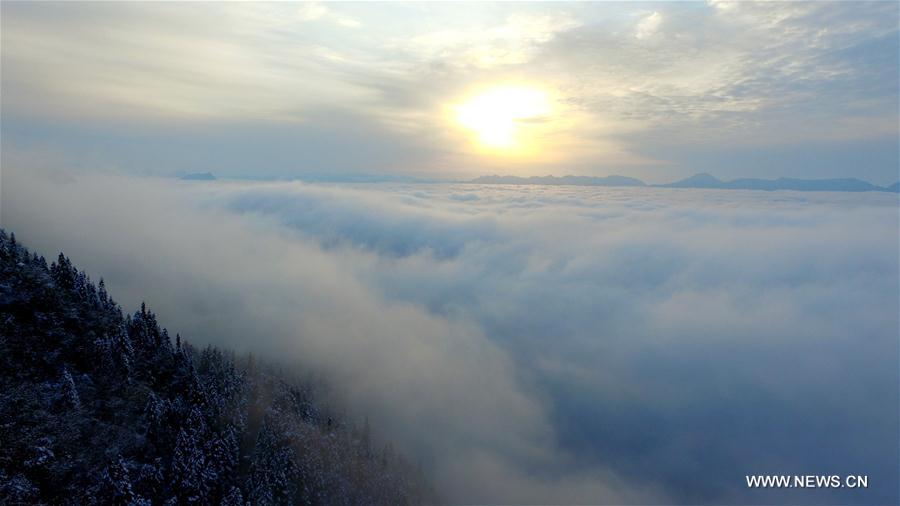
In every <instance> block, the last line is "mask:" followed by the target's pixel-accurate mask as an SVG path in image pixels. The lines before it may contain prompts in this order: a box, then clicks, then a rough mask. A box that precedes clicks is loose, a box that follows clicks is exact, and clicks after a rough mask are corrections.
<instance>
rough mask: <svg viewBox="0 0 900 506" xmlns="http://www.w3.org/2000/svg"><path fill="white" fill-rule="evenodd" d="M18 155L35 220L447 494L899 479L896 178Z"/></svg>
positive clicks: (775, 495)
mask: <svg viewBox="0 0 900 506" xmlns="http://www.w3.org/2000/svg"><path fill="white" fill-rule="evenodd" d="M4 177H5V180H4V189H5V190H6V189H7V188H9V187H10V186H9V185H12V186H13V187H15V188H16V190H17V191H15V192H9V193H5V194H4V196H3V197H4V198H3V209H2V213H3V218H4V226H7V227H10V228H11V229H12V230H15V231H16V232H17V234H20V235H21V236H22V239H23V240H24V241H26V242H28V243H30V244H33V245H34V246H35V247H37V248H39V249H40V250H42V251H44V252H45V253H46V252H48V251H49V252H52V251H55V250H57V249H64V250H65V251H66V252H67V253H69V254H70V255H71V256H72V258H73V260H74V261H76V262H77V263H78V264H80V265H83V266H85V267H86V268H87V269H88V272H89V273H91V274H92V275H93V276H95V277H96V276H99V275H104V276H105V277H106V280H107V284H108V286H110V288H111V290H112V291H113V293H114V294H117V295H118V299H119V300H120V301H122V302H123V303H124V304H125V305H126V306H127V307H135V306H136V305H137V304H139V302H140V300H142V299H143V298H146V299H147V300H148V302H149V303H150V304H151V307H154V308H155V309H156V310H157V311H158V312H159V313H160V316H161V318H162V320H163V321H166V322H168V324H169V325H170V326H171V327H172V328H171V329H170V330H172V331H179V332H181V333H182V334H184V335H187V336H189V337H191V338H193V339H194V340H196V341H199V342H201V343H205V342H209V343H213V344H220V345H226V346H231V347H236V348H238V349H242V350H252V351H254V352H256V353H261V354H264V355H268V356H274V357H277V358H279V359H281V360H287V361H290V362H292V363H297V364H302V365H303V366H304V367H307V368H310V369H311V370H313V371H315V372H317V373H319V374H322V375H323V376H325V377H326V378H328V379H329V381H330V382H331V384H333V385H334V392H333V402H336V403H339V404H340V405H342V406H349V407H350V408H348V409H353V410H358V411H356V414H358V415H359V416H362V414H368V415H369V416H370V417H371V418H372V420H373V425H374V426H376V427H379V428H380V431H381V435H382V436H383V437H385V438H387V439H389V440H392V441H395V442H397V443H398V444H399V445H400V446H401V447H402V448H403V449H404V451H406V452H408V453H409V454H410V455H412V456H413V457H414V458H415V459H417V460H418V461H420V462H421V463H422V464H423V466H424V468H425V469H426V470H428V471H429V474H430V475H431V476H433V477H434V480H435V482H436V486H437V488H438V490H439V491H440V492H441V493H442V494H443V495H444V496H445V497H446V498H447V499H448V500H450V501H451V502H464V503H472V502H478V503H498V502H502V503H509V502H515V503H532V502H533V503H586V502H587V503H619V504H648V503H673V502H677V503H701V502H702V503H718V504H746V503H771V502H781V501H789V502H797V503H807V504H821V503H840V504H845V503H858V504H882V503H890V502H896V499H897V497H896V491H897V486H896V485H897V482H896V480H897V477H896V473H892V472H890V471H891V470H892V469H894V468H895V465H896V460H897V448H896V447H895V445H885V444H884V441H893V440H895V439H896V437H897V427H898V419H897V416H898V415H897V413H898V410H897V408H898V406H897V399H898V396H897V391H896V385H897V380H898V371H897V366H896V360H895V358H896V355H897V353H898V349H897V344H898V343H897V339H896V338H897V334H896V331H897V327H898V324H900V322H898V317H897V312H896V307H897V305H898V303H900V294H898V286H897V282H896V280H897V279H898V275H900V272H898V260H897V259H898V258H900V255H898V253H900V252H898V241H897V230H898V218H897V214H896V197H895V196H892V195H890V194H883V193H864V194H831V193H816V194H802V195H801V194H794V193H760V192H737V191H730V192H717V191H695V190H668V189H646V188H644V189H607V188H574V187H558V188H549V187H504V186H475V185H446V184H442V185H396V184H395V185H379V186H358V187H352V186H347V185H338V186H322V185H309V184H300V183H228V182H226V183H213V184H210V185H194V184H185V183H181V182H172V181H154V180H146V179H135V178H132V177H125V176H110V175H105V176H104V175H96V174H95V175H70V177H66V178H62V177H58V176H56V177H53V178H48V177H45V175H44V171H41V170H37V169H32V170H30V171H13V172H8V173H5V174H4ZM126 203H127V205H126ZM110 207H112V208H115V209H117V210H120V212H116V213H109V212H108V211H107V210H108V209H109V208H110ZM83 223H91V224H92V226H90V227H83V226H80V225H79V224H83ZM136 223H140V226H139V227H138V226H136ZM150 252H152V254H150ZM248 336H253V339H248ZM758 473H778V474H804V475H805V474H810V473H812V474H841V475H845V474H865V475H868V476H869V477H870V482H869V483H870V488H869V489H866V490H854V491H846V490H838V491H835V490H801V491H790V490H750V489H747V488H746V485H745V484H744V482H743V476H744V475H745V474H758ZM698 477H701V478H698ZM801 492H802V493H801Z"/></svg>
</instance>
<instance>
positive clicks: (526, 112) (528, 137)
mask: <svg viewBox="0 0 900 506" xmlns="http://www.w3.org/2000/svg"><path fill="white" fill-rule="evenodd" d="M454 112H455V115H456V121H457V122H458V123H459V124H460V125H461V126H463V127H465V128H467V129H469V130H471V131H472V132H473V133H474V134H475V136H476V138H477V141H478V144H479V145H480V146H481V147H482V148H485V149H487V150H490V151H496V152H502V153H506V154H525V153H528V152H532V151H534V150H535V149H536V145H535V142H536V140H537V139H536V136H535V131H536V130H537V126H538V125H540V124H541V123H543V122H544V121H545V120H546V119H548V116H549V114H550V113H551V105H550V99H549V97H548V95H547V93H546V92H545V91H543V90H541V89H538V88H533V87H528V86H502V87H496V88H491V89H488V90H486V91H482V92H480V93H477V94H475V95H474V96H472V97H471V98H469V99H467V100H465V101H464V102H463V103H461V104H459V105H457V106H455V108H454Z"/></svg>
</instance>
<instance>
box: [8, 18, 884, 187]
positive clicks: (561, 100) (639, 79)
mask: <svg viewBox="0 0 900 506" xmlns="http://www.w3.org/2000/svg"><path fill="white" fill-rule="evenodd" d="M898 9H900V8H898V6H897V5H896V4H895V3H888V2H875V3H859V2H856V3H852V4H848V3H803V4H798V3H777V2H776V3H772V2H767V3H766V4H765V5H760V4H753V3H746V2H741V3H730V2H710V3H706V4H703V3H691V4H679V3H662V4H640V5H636V4H620V3H586V4H557V3H552V4H540V3H530V4H512V3H502V4H489V3H485V4H479V5H477V6H472V7H471V8H465V9H462V8H460V7H459V6H455V5H444V4H387V5H372V4H327V5H326V4H216V5H208V4H153V3H149V4H91V5H88V4H73V5H64V6H52V8H51V6H49V5H45V4H26V3H17V4H10V5H8V6H7V7H6V8H5V9H4V16H3V20H2V24H3V30H2V37H3V44H2V55H3V65H4V73H3V76H2V86H3V106H4V124H3V133H4V136H3V137H4V146H5V147H6V148H7V149H10V148H17V149H24V148H26V147H34V146H31V144H35V143H37V144H40V146H39V147H40V148H41V149H65V150H66V153H67V155H68V158H70V159H73V160H78V159H90V158H92V157H93V158H97V157H98V156H99V157H105V159H104V160H103V164H105V165H111V166H117V167H119V168H121V169H123V170H126V171H132V172H135V171H137V172H144V173H155V174H171V173H173V172H177V171H178V170H182V167H177V168H173V167H172V166H171V165H170V164H155V163H154V158H155V156H157V152H158V150H156V149H155V148H149V147H148V148H142V144H143V143H142V142H141V139H142V138H145V137H147V138H151V139H152V138H153V137H154V136H158V135H160V134H161V133H171V132H177V134H178V136H179V138H180V139H181V141H180V142H181V143H182V144H185V145H192V144H195V143H196V144H203V143H205V142H211V143H217V144H218V145H220V146H221V148H220V150H218V151H211V150H206V151H207V154H206V155H205V158H203V159H202V165H204V166H206V167H207V168H210V169H215V168H217V166H218V165H219V164H226V165H227V163H226V161H228V160H241V164H240V166H236V167H234V168H231V167H228V168H224V169H222V170H221V171H219V172H220V173H222V174H224V175H230V176H240V177H272V176H276V175H277V176H283V175H285V174H289V175H292V176H303V175H305V174H308V173H309V171H311V170H317V171H320V172H322V171H324V172H331V173H342V172H343V173H346V172H353V171H360V168H359V167H347V166H346V165H345V164H344V163H343V162H342V160H341V157H340V150H339V149H336V148H333V147H331V146H330V145H329V146H325V147H322V148H319V149H313V150H311V151H312V152H309V151H301V150H298V149H297V147H296V146H297V143H298V142H299V143H300V144H302V143H303V138H304V136H305V135H306V134H305V133H304V132H312V133H310V134H309V135H310V136H313V137H314V136H315V135H316V134H321V135H329V136H332V137H333V138H334V139H335V142H334V143H333V144H335V145H340V144H342V143H344V144H352V143H353V142H354V139H353V138H352V137H346V136H343V135H342V134H341V133H340V130H341V129H340V128H337V129H335V128H333V127H334V126H335V123H334V122H332V121H327V120H323V115H322V114H321V111H323V110H329V111H336V112H337V114H336V115H335V117H337V118H343V122H342V123H340V125H344V126H346V127H348V128H349V129H351V130H352V129H353V126H354V125H355V124H358V123H362V124H366V125H371V129H370V131H369V133H370V134H371V135H373V136H377V137H383V138H384V139H383V140H384V142H382V144H383V145H385V146H386V149H387V150H389V151H394V152H397V153H400V155H399V156H398V157H399V158H402V160H401V161H399V162H397V163H390V164H385V165H384V166H376V167H373V168H371V169H369V170H368V172H371V173H384V172H391V173H403V174H412V175H419V176H422V175H425V176H440V177H450V178H453V177H457V176H459V175H478V174H482V173H484V172H488V171H501V170H502V171H506V172H518V173H522V174H546V173H548V172H571V173H583V174H598V175H604V174H609V173H614V172H624V173H627V175H634V176H636V177H640V178H643V179H645V180H649V181H652V182H665V181H668V180H672V179H675V178H677V177H680V176H685V175H689V174H691V173H694V172H698V171H703V170H707V171H710V172H713V173H715V174H716V175H719V176H720V177H726V178H727V177H741V176H743V177H752V176H766V177H772V176H782V175H783V176H795V177H849V176H858V177H864V178H867V179H871V180H872V181H873V182H875V183H877V184H890V183H893V182H894V181H895V180H896V170H895V169H896V166H897V162H898V159H897V151H898V150H897V145H896V142H897V141H896V139H897V137H898V135H897V134H898V131H897V123H898V122H897V109H898V104H897V97H898V79H897V61H898V56H897V45H896V38H897V19H898V17H900V13H898ZM510 82H523V83H528V84H529V85H536V86H540V87H542V88H546V89H547V90H549V91H550V92H552V96H553V97H554V110H555V114H553V115H551V117H548V118H547V119H546V120H545V122H546V124H547V128H548V129H549V130H550V131H552V132H554V135H553V136H551V137H548V138H547V139H543V142H542V144H544V145H545V151H546V153H545V155H547V156H543V157H541V158H540V159H539V160H538V159H536V160H514V161H511V160H503V161H502V163H499V162H498V160H496V159H494V158H492V157H490V156H479V155H478V154H477V153H473V152H472V150H471V142H469V139H468V138H467V137H466V135H465V132H464V131H463V129H461V128H460V127H459V125H456V124H454V123H453V122H452V120H451V119H448V117H447V115H446V114H445V113H444V111H445V110H446V108H447V106H448V105H451V104H454V103H458V102H459V101H460V100H461V99H464V98H465V97H466V95H467V94H468V93H471V92H472V90H473V89H475V90H477V89H483V88H485V87H489V86H492V85H498V84H504V83H510ZM247 124H253V125H260V126H261V128H263V129H266V128H284V129H286V130H289V131H296V130H302V131H301V132H299V133H298V134H297V137H296V138H293V139H283V140H281V141H280V142H278V143H272V144H270V145H268V146H267V150H266V151H265V152H263V153H259V152H255V153H253V146H254V144H253V142H252V140H248V141H242V142H238V143H234V142H232V141H231V140H227V141H226V139H225V138H224V137H218V138H217V137H216V135H218V131H219V130H233V129H235V128H239V127H240V126H241V125H247ZM63 126H69V127H70V128H69V129H68V130H66V129H63V128H62V127H63ZM50 127H57V128H61V130H63V131H60V132H58V135H57V136H56V137H54V138H53V139H49V140H48V139H42V138H34V137H33V136H30V135H29V132H31V131H32V130H33V129H40V128H50ZM85 128H88V129H89V130H91V131H94V132H96V138H95V139H93V140H91V142H88V143H87V145H83V144H84V143H82V142H72V139H73V138H74V137H77V136H78V135H79V133H80V132H81V131H82V130H83V129H85ZM123 132H124V133H127V134H128V135H130V136H132V137H134V138H135V139H136V141H135V143H134V147H133V149H132V150H130V153H132V154H131V155H130V156H129V157H128V158H124V157H123V156H122V155H121V154H118V153H116V152H111V153H109V154H105V153H104V151H103V150H102V149H97V148H95V147H94V143H100V142H101V140H100V139H102V138H103V137H104V136H105V135H120V134H122V133H123ZM67 141H69V142H67ZM151 144H152V143H151ZM410 145H413V146H414V147H415V149H412V150H409V151H408V152H407V151H406V147H408V146H410ZM817 145H829V146H832V147H833V149H835V150H839V151H840V154H839V158H841V159H843V160H847V162H846V163H843V164H842V165H841V166H832V165H829V164H828V161H829V160H831V159H832V158H833V157H832V156H831V155H823V154H821V153H820V152H819V151H818V150H817V149H815V147H816V146H817ZM365 149H368V148H365V147H363V148H362V149H360V152H362V153H366V151H365ZM747 151H754V152H759V153H762V154H763V158H764V159H765V163H762V162H758V161H753V162H752V163H751V162H745V161H742V160H741V155H742V154H743V153H746V152H747ZM785 152H791V153H799V154H800V155H801V156H799V159H800V160H801V161H802V163H797V159H798V157H797V156H785V155H784V153H785ZM251 154H255V156H256V159H257V160H260V161H261V162H262V163H258V164H254V163H252V162H251V161H250V160H252V159H253V156H251ZM270 154H271V156H272V157H273V159H274V160H272V161H269V160H266V159H265V157H266V156H268V155H270ZM366 154H367V155H369V156H368V158H370V159H373V160H377V159H379V157H378V156H377V153H375V152H369V153H366ZM307 155H309V156H312V157H313V158H315V159H317V160H321V161H320V162H318V164H317V165H318V167H316V168H315V169H311V168H310V167H309V164H305V163H303V161H304V159H305V157H306V156H307ZM549 155H553V156H549ZM331 157H334V159H331ZM283 159H293V160H296V162H294V163H289V162H280V161H277V160H283ZM363 170H364V169H363Z"/></svg>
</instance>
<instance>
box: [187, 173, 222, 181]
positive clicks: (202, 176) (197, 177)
mask: <svg viewBox="0 0 900 506" xmlns="http://www.w3.org/2000/svg"><path fill="white" fill-rule="evenodd" d="M180 179H181V180H183V181H215V180H216V176H214V175H213V173H212V172H193V173H191V174H185V175H183V176H181V178H180Z"/></svg>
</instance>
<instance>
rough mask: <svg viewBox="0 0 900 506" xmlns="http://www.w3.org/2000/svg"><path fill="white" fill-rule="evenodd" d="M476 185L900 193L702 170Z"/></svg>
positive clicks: (487, 180) (864, 185)
mask: <svg viewBox="0 0 900 506" xmlns="http://www.w3.org/2000/svg"><path fill="white" fill-rule="evenodd" d="M466 182H467V183H477V184H520V185H575V186H650V187H657V188H705V189H716V190H763V191H775V190H793V191H837V192H865V191H882V192H892V193H900V182H897V183H894V184H892V185H890V186H877V185H874V184H872V183H869V182H868V181H863V180H861V179H856V178H832V179H797V178H789V177H780V178H778V179H759V178H740V179H733V180H731V181H722V180H721V179H718V178H717V177H715V176H713V175H711V174H707V173H705V172H702V173H699V174H694V175H693V176H690V177H687V178H684V179H681V180H678V181H675V182H672V183H667V184H656V185H648V184H647V183H645V182H643V181H641V180H640V179H636V178H633V177H626V176H618V175H612V176H605V177H592V176H562V177H557V176H532V177H519V176H497V175H492V176H481V177H477V178H475V179H470V180H468V181H466Z"/></svg>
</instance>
